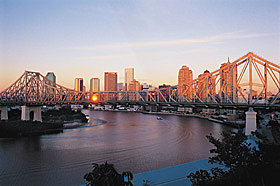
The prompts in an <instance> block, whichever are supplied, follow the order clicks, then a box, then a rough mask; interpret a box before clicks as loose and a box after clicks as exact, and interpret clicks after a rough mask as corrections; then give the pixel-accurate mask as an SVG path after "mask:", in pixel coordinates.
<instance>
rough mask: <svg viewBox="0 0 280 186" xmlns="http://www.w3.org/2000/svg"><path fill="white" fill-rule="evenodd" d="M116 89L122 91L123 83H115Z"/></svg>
mask: <svg viewBox="0 0 280 186" xmlns="http://www.w3.org/2000/svg"><path fill="white" fill-rule="evenodd" d="M117 89H118V91H124V86H123V83H118V84H117Z"/></svg>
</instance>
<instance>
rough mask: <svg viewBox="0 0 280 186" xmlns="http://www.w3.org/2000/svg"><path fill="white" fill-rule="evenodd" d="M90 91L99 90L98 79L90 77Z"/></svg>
mask: <svg viewBox="0 0 280 186" xmlns="http://www.w3.org/2000/svg"><path fill="white" fill-rule="evenodd" d="M90 91H91V92H99V91H100V79H98V78H91V79H90Z"/></svg>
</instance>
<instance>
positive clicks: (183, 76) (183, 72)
mask: <svg viewBox="0 0 280 186" xmlns="http://www.w3.org/2000/svg"><path fill="white" fill-rule="evenodd" d="M192 80H193V73H192V70H190V69H189V67H187V66H182V68H181V69H180V70H179V73H178V94H179V95H183V93H184V91H185V90H186V89H187V92H185V95H188V96H189V97H192V90H193V88H192V85H191V84H190V83H191V82H192Z"/></svg>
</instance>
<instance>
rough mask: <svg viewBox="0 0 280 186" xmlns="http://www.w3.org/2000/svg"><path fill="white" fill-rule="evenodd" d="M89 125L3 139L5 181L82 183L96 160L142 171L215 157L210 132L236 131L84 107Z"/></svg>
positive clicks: (1, 178)
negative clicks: (39, 134)
mask: <svg viewBox="0 0 280 186" xmlns="http://www.w3.org/2000/svg"><path fill="white" fill-rule="evenodd" d="M84 112H85V113H86V114H89V115H90V121H89V124H88V125H86V126H83V127H79V128H76V129H67V130H64V132H63V133H59V134H51V135H43V136H38V137H26V138H19V139H3V138H2V139H0V185H66V184H68V185H79V184H83V183H85V181H84V179H83V176H84V174H85V173H87V172H89V171H90V170H91V163H93V162H95V163H103V162H104V161H108V162H109V163H113V164H114V165H115V167H116V168H117V170H118V171H120V172H122V171H128V170H130V171H132V173H139V172H144V171H148V170H155V169H159V168H164V167H168V166H174V165H177V164H182V163H187V162H191V161H194V160H199V159H203V158H207V157H209V155H210V154H209V149H211V148H212V146H211V145H210V144H209V142H208V140H207V139H206V137H205V136H206V135H209V134H210V133H212V134H213V135H214V136H216V137H220V133H221V132H222V131H224V130H232V129H231V128H228V127H225V126H223V125H220V124H216V123H212V122H209V121H206V120H201V119H195V118H187V117H179V116H172V115H163V116H160V117H162V118H163V120H157V116H156V115H148V114H141V113H130V112H104V111H89V110H84Z"/></svg>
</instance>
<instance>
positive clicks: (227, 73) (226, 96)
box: [220, 60, 237, 103]
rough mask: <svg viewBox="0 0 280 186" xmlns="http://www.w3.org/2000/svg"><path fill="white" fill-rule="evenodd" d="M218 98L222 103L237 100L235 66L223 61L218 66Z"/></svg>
mask: <svg viewBox="0 0 280 186" xmlns="http://www.w3.org/2000/svg"><path fill="white" fill-rule="evenodd" d="M220 69H221V78H220V98H221V101H222V102H223V103H229V102H237V88H236V87H237V67H236V66H233V65H231V63H230V62H229V60H228V62H227V63H223V64H222V65H221V67H220Z"/></svg>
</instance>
